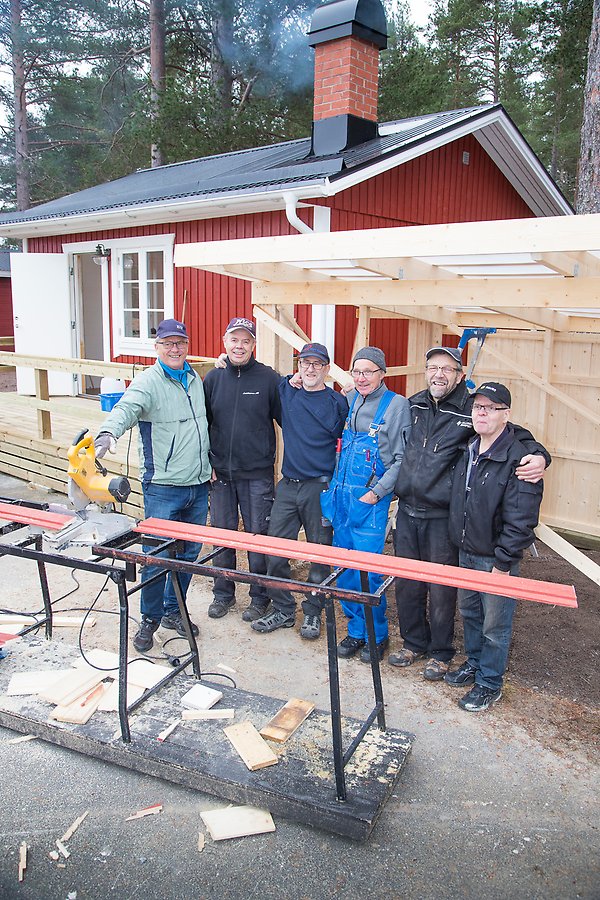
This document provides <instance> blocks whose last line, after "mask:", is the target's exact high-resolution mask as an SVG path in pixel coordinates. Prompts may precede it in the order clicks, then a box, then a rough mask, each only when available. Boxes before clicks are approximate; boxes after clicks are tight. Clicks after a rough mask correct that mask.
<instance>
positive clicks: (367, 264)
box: [353, 256, 462, 281]
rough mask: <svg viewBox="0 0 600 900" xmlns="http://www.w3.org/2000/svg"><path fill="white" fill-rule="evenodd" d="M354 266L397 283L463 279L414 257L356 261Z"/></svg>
mask: <svg viewBox="0 0 600 900" xmlns="http://www.w3.org/2000/svg"><path fill="white" fill-rule="evenodd" d="M353 262H354V264H355V265H357V266H360V268H361V269H366V270H367V272H373V273H374V274H376V275H385V276H386V277H387V278H392V279H394V280H395V281H412V280H415V281H419V280H427V281H432V280H433V281H435V280H441V279H445V278H461V277H462V276H461V275H456V274H455V273H454V272H448V271H446V269H443V268H441V267H440V266H435V265H432V263H428V262H424V261H423V260H422V259H414V258H413V257H410V256H409V257H406V256H397V257H395V258H394V259H385V260H379V259H355V260H353Z"/></svg>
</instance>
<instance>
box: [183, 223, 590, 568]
mask: <svg viewBox="0 0 600 900" xmlns="http://www.w3.org/2000/svg"><path fill="white" fill-rule="evenodd" d="M175 265H176V266H192V267H197V268H201V269H205V270H207V271H211V272H215V273H218V274H222V275H229V276H231V277H234V278H241V279H245V280H248V281H251V282H252V296H253V302H254V312H255V315H256V319H257V323H258V356H259V358H260V359H261V360H262V361H263V362H267V363H269V364H271V365H273V366H274V368H276V369H277V370H278V371H280V372H288V371H291V367H292V353H293V350H294V349H299V348H300V347H301V346H302V344H303V342H304V341H305V340H307V339H308V336H307V335H305V334H304V333H303V332H302V331H301V329H300V328H299V327H298V325H297V323H296V322H295V320H294V306H295V305H304V304H308V305H310V306H316V305H331V306H339V305H351V306H355V307H356V308H357V320H358V322H357V331H356V338H355V347H356V348H358V347H361V346H364V345H366V344H368V343H369V326H370V322H371V320H372V319H374V318H390V319H391V318H394V317H402V318H408V319H410V329H409V341H408V355H407V359H405V360H394V359H391V360H388V364H389V368H388V372H389V374H390V375H392V374H393V375H406V393H407V395H410V394H412V393H414V392H415V391H417V390H419V389H420V388H421V387H422V386H423V384H424V381H423V365H424V353H425V350H426V349H427V348H428V347H430V346H435V345H437V344H440V343H441V341H442V335H443V334H445V333H446V334H454V335H462V333H463V329H464V328H474V327H493V328H496V329H498V331H497V333H496V334H495V335H493V336H491V337H489V338H488V339H487V340H486V342H485V344H484V346H483V350H482V352H481V355H480V358H479V360H478V363H477V369H476V378H477V381H479V382H481V381H483V380H485V379H494V380H502V381H503V382H505V383H506V384H508V386H509V387H510V389H511V391H512V394H513V410H514V412H513V418H514V420H515V421H518V422H520V423H522V424H524V425H527V426H528V427H529V428H530V429H531V430H532V431H533V433H534V434H535V435H536V437H537V438H538V439H539V440H541V441H542V442H543V443H544V444H545V445H546V446H547V447H548V449H549V450H550V452H551V453H552V456H553V464H552V467H551V469H550V470H549V472H548V476H547V478H546V480H545V496H544V503H543V507H542V520H543V522H544V524H543V525H542V526H540V529H539V536H540V538H541V539H542V540H543V541H544V542H545V543H547V544H548V545H549V546H551V547H552V548H553V549H555V550H556V551H557V552H559V553H560V554H561V555H563V556H564V557H565V558H566V559H568V560H569V561H570V562H572V563H573V564H574V565H576V566H577V567H578V568H580V569H581V571H583V572H584V573H585V574H587V575H588V576H589V577H590V578H592V579H593V580H594V581H596V582H597V583H598V584H600V569H599V567H598V566H596V565H594V564H593V563H592V562H591V561H590V560H589V559H588V558H587V557H585V556H584V555H583V554H580V553H579V552H578V551H577V550H575V549H574V548H573V547H572V546H571V545H570V544H568V543H566V542H565V541H563V540H562V539H561V538H559V537H558V535H556V534H555V533H554V531H552V530H551V528H557V529H559V530H562V531H564V532H567V533H574V534H577V535H579V536H582V535H583V536H586V537H592V538H600V470H599V466H598V463H599V460H600V456H599V452H598V448H599V447H600V391H599V388H600V215H588V216H559V217H547V218H534V219H514V220H502V221H490V222H466V223H458V224H447V225H423V226H411V227H404V228H384V229H370V230H365V231H346V232H336V233H325V234H324V233H318V234H317V233H314V234H298V235H293V236H284V237H269V238H254V239H246V240H232V241H214V242H206V243H196V244H180V245H178V246H177V247H176V248H175ZM398 363H401V364H398ZM332 374H333V377H335V379H336V380H337V381H339V382H341V383H345V382H347V381H348V376H347V374H346V373H344V371H343V370H342V369H341V368H340V367H338V366H336V365H332ZM549 526H551V527H549Z"/></svg>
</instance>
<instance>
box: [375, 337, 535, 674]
mask: <svg viewBox="0 0 600 900" xmlns="http://www.w3.org/2000/svg"><path fill="white" fill-rule="evenodd" d="M425 376H426V379H427V389H426V390H424V391H420V392H419V393H418V394H415V395H414V396H413V397H411V398H410V401H409V402H410V405H411V413H412V430H411V432H410V435H409V437H408V440H407V443H406V447H405V450H404V458H403V460H402V464H401V466H400V472H399V474H398V479H397V481H396V494H397V495H398V514H397V518H396V532H395V543H394V547H395V552H396V555H397V556H404V557H407V558H409V559H421V560H425V561H427V562H435V563H442V564H445V565H451V566H455V565H457V564H458V551H457V549H456V547H455V546H454V545H453V544H452V542H451V541H450V538H449V535H448V509H449V506H450V495H451V487H452V474H453V470H454V467H455V465H456V463H457V461H458V460H459V459H460V457H461V454H462V451H463V450H464V448H465V446H466V445H467V442H468V440H469V439H470V438H471V437H472V436H473V422H472V418H471V406H472V403H473V398H472V397H471V395H470V394H469V392H468V390H467V387H466V385H465V383H464V380H463V379H464V373H463V368H462V359H461V354H460V350H456V349H454V348H451V347H432V348H431V349H430V350H428V351H427V353H426V364H425ZM515 432H516V435H517V437H518V439H519V440H520V441H521V442H522V443H523V444H524V447H525V450H526V453H525V455H524V456H523V459H522V460H521V462H520V465H519V466H518V467H517V469H516V475H517V478H519V479H522V480H524V481H526V482H537V481H539V479H540V478H541V477H542V475H543V473H544V469H545V467H546V465H547V464H549V463H550V456H549V454H548V453H547V452H546V450H545V449H544V448H543V447H542V446H541V444H538V443H537V442H536V441H535V440H534V439H533V436H532V435H531V433H530V432H529V431H527V430H526V429H523V428H520V427H519V426H515ZM428 592H429V618H428V616H427V595H428ZM396 604H397V607H398V616H399V619H400V634H401V636H402V638H403V647H402V648H401V650H400V651H399V652H398V653H391V654H390V655H389V657H388V660H389V662H390V664H391V665H393V666H401V667H404V666H410V665H411V664H412V663H413V662H415V660H418V659H422V658H424V657H426V656H427V657H428V662H427V664H426V666H425V669H424V672H423V676H424V678H425V679H426V680H428V681H441V680H442V679H443V678H444V676H445V675H446V673H447V671H448V663H449V661H450V660H451V659H452V657H453V656H454V652H455V651H454V615H455V611H456V589H455V588H452V587H448V586H446V585H436V584H431V585H428V584H427V583H425V582H419V581H410V580H408V579H398V580H397V581H396Z"/></svg>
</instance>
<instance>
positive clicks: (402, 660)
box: [388, 647, 425, 669]
mask: <svg viewBox="0 0 600 900" xmlns="http://www.w3.org/2000/svg"><path fill="white" fill-rule="evenodd" d="M424 658H425V654H424V653H415V651H414V650H409V649H408V647H403V648H402V650H399V651H398V653H390V655H389V656H388V662H389V664H390V666H398V667H399V668H401V669H404V668H406V666H412V664H413V663H414V662H417V660H418V659H424Z"/></svg>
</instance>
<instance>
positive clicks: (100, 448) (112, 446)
mask: <svg viewBox="0 0 600 900" xmlns="http://www.w3.org/2000/svg"><path fill="white" fill-rule="evenodd" d="M94 449H95V451H96V459H102V457H103V456H105V455H106V454H107V453H108V451H109V450H110V452H111V453H116V452H117V442H116V440H115V438H114V437H113V436H112V434H109V432H108V431H101V432H100V434H99V435H98V436H97V437H96V438H94Z"/></svg>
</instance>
